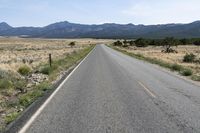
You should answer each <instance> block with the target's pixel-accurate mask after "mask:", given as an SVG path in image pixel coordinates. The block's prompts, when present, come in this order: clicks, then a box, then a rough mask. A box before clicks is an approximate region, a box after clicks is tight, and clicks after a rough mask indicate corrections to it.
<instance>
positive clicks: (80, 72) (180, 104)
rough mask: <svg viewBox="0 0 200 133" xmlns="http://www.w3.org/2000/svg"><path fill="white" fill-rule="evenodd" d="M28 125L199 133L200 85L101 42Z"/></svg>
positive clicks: (50, 131) (35, 131)
mask: <svg viewBox="0 0 200 133" xmlns="http://www.w3.org/2000/svg"><path fill="white" fill-rule="evenodd" d="M29 124H30V122H29ZM25 127H26V128H24V129H25V130H24V129H23V132H26V133H179V132H181V133H183V132H185V133H195V132H200V87H199V86H196V85H194V84H192V83H190V82H188V81H185V80H183V79H181V78H178V77H177V76H174V75H173V74H171V73H167V72H165V71H163V70H162V69H159V68H158V67H155V66H154V65H152V64H149V63H146V62H143V61H139V60H137V59H134V58H132V57H129V56H127V55H124V54H122V53H119V52H117V51H115V50H113V49H110V48H108V47H107V46H105V45H98V46H96V47H95V49H94V50H93V51H92V52H91V53H90V55H89V56H88V57H87V58H86V59H85V60H84V61H83V62H82V63H81V65H80V66H79V67H78V68H77V69H76V70H75V71H74V72H73V74H72V75H71V76H70V77H69V79H68V80H67V81H66V82H65V83H64V84H63V86H62V87H61V88H60V90H59V91H58V92H57V93H56V94H55V95H54V96H53V98H52V99H51V100H50V102H49V103H48V104H47V105H46V106H45V108H44V109H42V110H41V113H40V114H39V115H38V116H37V117H35V118H34V119H33V121H32V122H31V124H30V125H29V126H27V125H26V126H25Z"/></svg>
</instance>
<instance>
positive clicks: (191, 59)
mask: <svg viewBox="0 0 200 133" xmlns="http://www.w3.org/2000/svg"><path fill="white" fill-rule="evenodd" d="M195 58H196V55H194V54H193V53H190V54H188V53H187V54H186V55H185V56H184V57H183V62H188V63H190V62H194V60H195Z"/></svg>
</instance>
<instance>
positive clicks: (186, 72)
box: [181, 69, 193, 76]
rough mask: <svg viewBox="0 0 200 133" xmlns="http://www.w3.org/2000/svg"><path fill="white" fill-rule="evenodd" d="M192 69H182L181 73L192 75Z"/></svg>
mask: <svg viewBox="0 0 200 133" xmlns="http://www.w3.org/2000/svg"><path fill="white" fill-rule="evenodd" d="M192 73H193V72H192V70H190V69H183V71H181V74H182V75H183V76H191V75H192Z"/></svg>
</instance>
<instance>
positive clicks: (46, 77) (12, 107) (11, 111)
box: [0, 42, 95, 131]
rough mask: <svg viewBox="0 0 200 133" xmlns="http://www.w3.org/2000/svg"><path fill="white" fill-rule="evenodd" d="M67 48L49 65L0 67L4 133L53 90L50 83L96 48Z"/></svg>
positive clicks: (0, 120) (0, 123) (0, 122)
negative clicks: (32, 105) (14, 67)
mask: <svg viewBox="0 0 200 133" xmlns="http://www.w3.org/2000/svg"><path fill="white" fill-rule="evenodd" d="M67 45H69V46H70V48H74V50H73V51H71V52H67V53H66V54H63V56H57V58H53V59H52V62H51V66H50V64H49V62H48V61H47V62H40V63H39V64H38V65H36V66H34V67H33V66H31V65H29V63H21V66H19V67H18V68H16V71H11V70H4V69H1V68H0V131H3V130H4V129H5V127H6V126H7V125H8V124H10V123H11V122H12V121H13V120H15V119H16V118H17V117H18V116H19V115H20V114H21V113H22V112H23V111H24V110H25V109H26V108H27V107H28V106H29V105H30V104H32V103H33V102H34V101H35V100H37V99H38V98H39V97H41V96H43V95H44V94H45V93H46V92H47V91H48V90H50V89H53V88H52V86H53V84H55V83H56V82H58V81H59V80H60V79H61V77H63V76H64V75H65V74H66V73H67V70H68V69H69V68H70V67H72V66H74V65H75V64H77V63H78V62H79V61H80V60H81V59H83V58H84V57H85V56H86V55H87V54H88V53H89V52H90V51H91V50H92V49H93V47H94V46H95V45H85V46H81V48H79V49H77V46H76V45H77V44H76V43H75V42H73V43H72V44H71V43H68V44H67ZM75 47H76V48H75ZM22 62H23V61H22Z"/></svg>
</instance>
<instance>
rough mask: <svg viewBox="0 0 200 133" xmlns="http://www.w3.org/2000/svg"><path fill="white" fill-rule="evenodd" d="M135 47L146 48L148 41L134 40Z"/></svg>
mask: <svg viewBox="0 0 200 133" xmlns="http://www.w3.org/2000/svg"><path fill="white" fill-rule="evenodd" d="M135 44H136V47H147V46H148V44H149V43H148V40H146V39H143V38H139V39H137V40H135Z"/></svg>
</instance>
